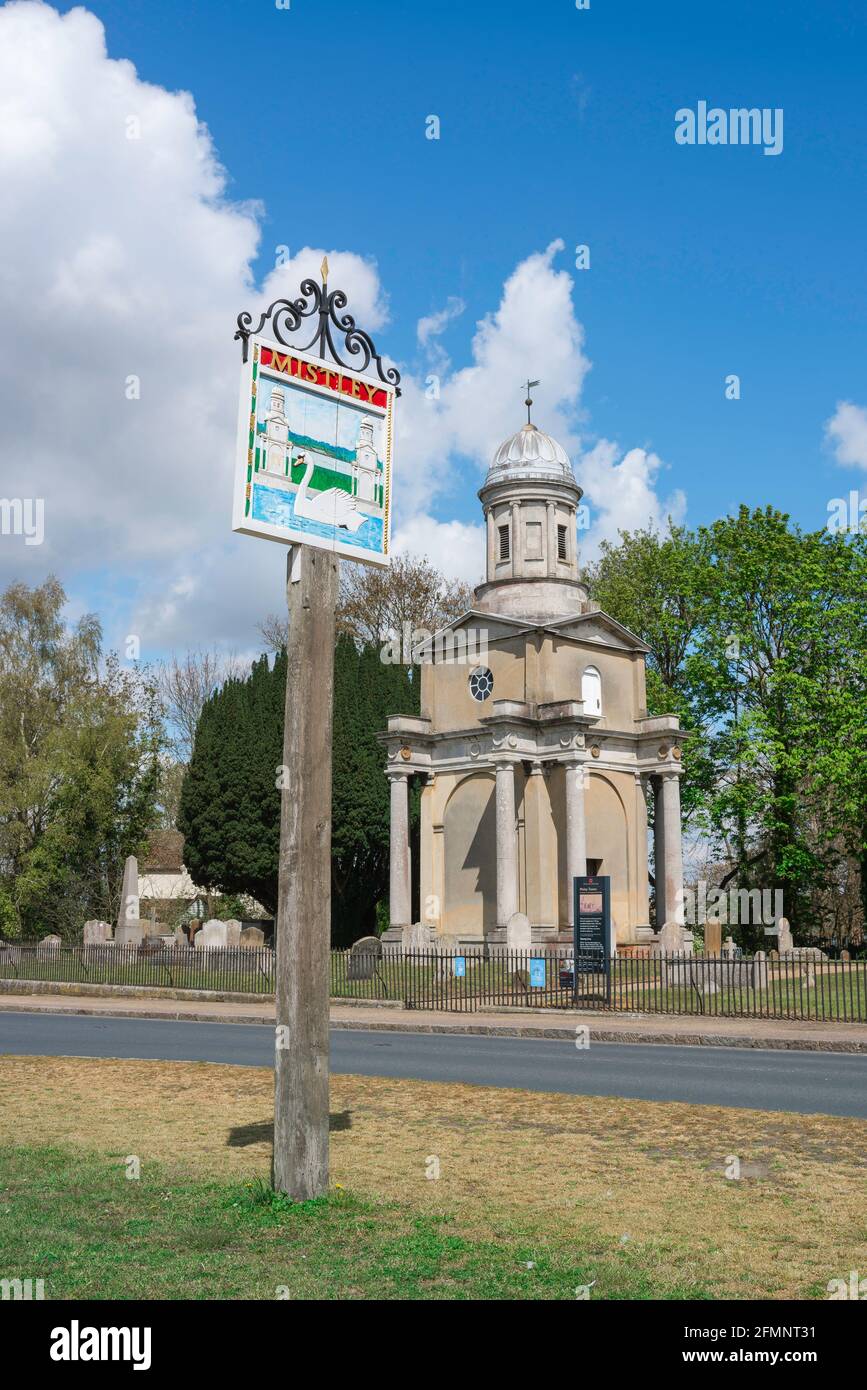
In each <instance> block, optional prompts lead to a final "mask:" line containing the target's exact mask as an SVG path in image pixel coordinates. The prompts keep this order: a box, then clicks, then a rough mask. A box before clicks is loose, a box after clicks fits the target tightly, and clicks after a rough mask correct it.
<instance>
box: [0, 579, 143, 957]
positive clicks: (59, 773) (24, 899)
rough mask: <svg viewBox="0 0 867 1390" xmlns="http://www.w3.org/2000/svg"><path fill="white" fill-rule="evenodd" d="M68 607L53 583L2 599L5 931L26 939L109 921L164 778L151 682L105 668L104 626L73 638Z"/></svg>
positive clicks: (112, 661) (76, 631)
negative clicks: (160, 774) (92, 921)
mask: <svg viewBox="0 0 867 1390" xmlns="http://www.w3.org/2000/svg"><path fill="white" fill-rule="evenodd" d="M65 602H66V596H65V594H64V591H63V588H62V586H61V585H60V583H59V582H58V580H57V579H56V578H54V577H53V576H52V577H50V578H49V579H47V580H46V582H45V583H44V584H43V585H41V586H39V587H36V588H33V589H31V588H28V587H27V586H26V585H24V584H13V585H12V586H11V587H10V588H8V589H7V590H6V592H5V593H4V594H3V595H2V598H0V768H2V776H0V927H2V929H3V930H4V931H6V932H7V933H9V934H15V935H20V936H25V937H26V936H34V935H36V934H38V933H42V932H44V931H53V932H58V933H59V934H60V935H61V936H64V937H71V936H74V935H77V933H78V932H79V931H80V929H81V926H82V924H83V922H84V921H85V919H86V918H88V917H103V918H106V919H108V920H111V918H112V916H113V915H114V914H115V913H116V911H117V905H118V898H119V893H120V887H121V880H122V875H123V863H124V860H125V858H126V856H127V855H128V854H135V853H139V852H140V851H141V850H142V849H143V847H144V844H145V841H146V833H147V830H148V828H149V826H150V824H151V823H152V817H153V807H154V798H155V793H156V785H157V777H158V760H159V754H160V749H161V741H160V740H161V730H160V721H159V710H158V705H157V700H156V692H155V689H154V686H153V682H151V681H150V680H149V679H148V678H147V676H146V675H145V674H143V673H140V672H139V671H138V670H135V669H134V670H126V669H123V668H122V667H121V666H120V663H119V662H118V659H117V657H116V656H115V655H114V654H110V655H109V656H108V657H107V658H106V659H105V660H104V661H103V660H102V653H101V631H100V627H99V623H98V621H97V619H96V618H95V617H94V616H93V615H92V614H91V615H87V616H85V617H84V618H82V619H80V620H79V622H78V623H77V624H76V625H75V626H74V627H72V628H70V627H68V626H67V625H66V624H65V622H64V620H63V607H64V605H65Z"/></svg>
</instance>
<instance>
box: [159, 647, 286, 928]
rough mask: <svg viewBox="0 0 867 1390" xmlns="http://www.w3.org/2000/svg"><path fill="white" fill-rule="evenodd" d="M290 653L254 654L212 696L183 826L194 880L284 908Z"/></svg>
mask: <svg viewBox="0 0 867 1390" xmlns="http://www.w3.org/2000/svg"><path fill="white" fill-rule="evenodd" d="M285 688H286V653H285V652H281V653H279V654H278V656H277V658H276V660H275V661H274V664H273V666H269V663H268V658H267V657H266V656H263V657H261V658H260V659H259V660H258V661H255V662H254V663H253V665H252V668H251V670H250V674H249V675H248V676H246V677H241V676H234V677H232V678H231V679H229V680H228V681H226V683H225V684H224V685H223V686H222V687H221V688H220V689H218V690H215V691H214V692H213V694H212V695H211V696H210V697H209V698H208V699H207V700H206V701H205V704H204V705H203V707H202V712H201V715H200V716H199V722H198V725H197V727H196V731H195V739H194V742H193V750H192V756H191V758H190V763H189V767H188V769H187V772H186V775H185V777H184V782H183V787H182V790H181V798H180V808H179V813H178V829H179V830H180V831H181V832H182V834H183V835H184V837H185V841H184V862H185V864H186V867H187V869H188V870H189V872H190V875H191V877H192V878H193V880H194V882H196V883H199V884H201V886H202V887H203V888H208V889H211V890H213V891H217V892H221V893H240V894H247V895H249V896H250V897H253V898H255V899H256V900H257V901H258V902H260V903H261V904H262V906H263V907H265V908H266V909H267V910H268V911H269V912H271V913H272V914H273V913H275V912H276V910H277V854H278V848H279V843H280V796H279V790H278V779H279V777H280V764H281V761H282V750H283V698H284V694H285Z"/></svg>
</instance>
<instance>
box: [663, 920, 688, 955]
mask: <svg viewBox="0 0 867 1390" xmlns="http://www.w3.org/2000/svg"><path fill="white" fill-rule="evenodd" d="M683 938H684V930H683V927H682V926H681V925H680V923H679V922H666V924H665V926H664V927H663V928H662V931H661V932H660V933H659V949H660V951H661V953H662V954H663V955H664V956H674V955H680V954H681V953H682V952H683V949H684V941H683Z"/></svg>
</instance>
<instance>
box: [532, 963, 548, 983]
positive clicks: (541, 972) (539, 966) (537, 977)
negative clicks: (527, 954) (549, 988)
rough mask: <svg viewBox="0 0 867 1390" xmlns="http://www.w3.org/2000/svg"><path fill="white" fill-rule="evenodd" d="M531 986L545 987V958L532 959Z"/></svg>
mask: <svg viewBox="0 0 867 1390" xmlns="http://www.w3.org/2000/svg"><path fill="white" fill-rule="evenodd" d="M530 986H531V988H532V989H544V988H545V962H544V960H531V961H530Z"/></svg>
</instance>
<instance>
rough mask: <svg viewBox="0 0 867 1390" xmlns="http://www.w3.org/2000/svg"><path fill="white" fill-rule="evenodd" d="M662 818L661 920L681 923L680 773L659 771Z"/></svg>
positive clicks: (682, 913) (682, 919)
mask: <svg viewBox="0 0 867 1390" xmlns="http://www.w3.org/2000/svg"><path fill="white" fill-rule="evenodd" d="M662 806H663V812H662V820H663V835H664V840H665V859H664V862H665V919H666V921H669V922H678V923H679V924H680V925H681V926H683V922H684V911H683V850H682V847H681V840H680V776H679V774H678V773H676V772H664V773H663V774H662Z"/></svg>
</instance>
